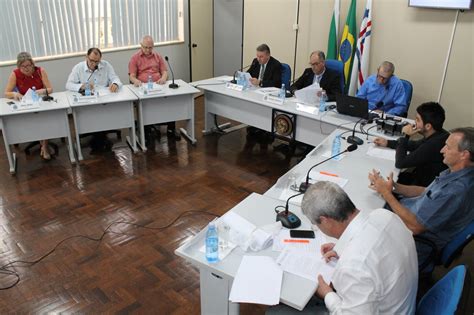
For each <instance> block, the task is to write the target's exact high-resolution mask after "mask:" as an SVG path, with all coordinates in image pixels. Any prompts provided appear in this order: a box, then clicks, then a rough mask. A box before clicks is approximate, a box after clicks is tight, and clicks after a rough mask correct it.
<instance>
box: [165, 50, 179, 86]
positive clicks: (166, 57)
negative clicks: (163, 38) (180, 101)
mask: <svg viewBox="0 0 474 315" xmlns="http://www.w3.org/2000/svg"><path fill="white" fill-rule="evenodd" d="M165 60H166V62H167V63H168V67H169V68H170V71H171V83H170V85H168V86H169V88H170V89H177V88H178V87H179V85H177V84H176V83H174V73H173V68H171V64H170V61H169V59H168V56H165Z"/></svg>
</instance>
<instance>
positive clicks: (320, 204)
mask: <svg viewBox="0 0 474 315" xmlns="http://www.w3.org/2000/svg"><path fill="white" fill-rule="evenodd" d="M301 208H302V210H303V213H304V214H305V215H306V216H307V217H308V219H309V220H310V221H311V223H312V224H315V225H317V227H318V228H319V229H320V230H321V231H322V232H323V233H324V234H326V235H328V236H330V237H334V238H336V239H338V241H337V243H336V244H333V243H330V244H324V245H323V246H322V247H321V253H322V254H323V255H324V257H325V258H326V259H327V260H329V259H337V264H336V269H335V271H334V274H333V277H332V281H331V284H327V283H326V282H325V281H324V280H323V278H322V277H321V276H318V289H317V291H316V295H317V296H318V297H319V298H321V299H324V304H325V307H323V306H322V305H316V306H309V305H308V306H307V307H306V308H305V309H304V313H308V314H326V313H328V312H329V314H414V313H415V303H416V292H417V284H418V263H417V256H416V249H415V243H414V240H413V236H412V234H411V232H410V231H409V230H408V229H407V227H406V226H405V224H404V223H403V222H402V221H401V220H400V218H399V217H398V216H397V215H395V214H393V213H391V212H390V211H388V210H385V209H376V210H373V211H367V210H365V211H360V210H358V209H356V207H355V206H354V204H353V203H352V201H351V200H350V199H349V197H348V196H347V194H346V193H345V192H344V191H343V190H342V189H341V188H340V187H339V186H338V185H336V184H334V183H331V182H318V183H316V184H314V185H312V186H311V187H310V188H309V189H308V191H307V192H306V193H305V195H304V198H303V202H302V205H301ZM287 310H288V311H289V308H288V309H287ZM279 311H280V313H285V312H286V310H285V311H283V308H281V309H280V310H279ZM282 311H283V312H282ZM295 312H296V310H295ZM287 313H289V312H287Z"/></svg>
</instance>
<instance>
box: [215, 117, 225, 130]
mask: <svg viewBox="0 0 474 315" xmlns="http://www.w3.org/2000/svg"><path fill="white" fill-rule="evenodd" d="M214 125H215V126H214V128H216V130H217V131H218V132H220V133H225V132H224V130H222V129H221V128H220V127H219V124H218V123H217V115H216V114H214Z"/></svg>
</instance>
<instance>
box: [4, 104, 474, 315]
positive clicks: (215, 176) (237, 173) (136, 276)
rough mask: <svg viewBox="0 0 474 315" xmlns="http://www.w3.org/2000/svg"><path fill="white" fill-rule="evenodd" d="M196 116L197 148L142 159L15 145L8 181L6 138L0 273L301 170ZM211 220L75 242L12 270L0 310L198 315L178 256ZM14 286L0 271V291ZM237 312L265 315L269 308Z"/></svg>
mask: <svg viewBox="0 0 474 315" xmlns="http://www.w3.org/2000/svg"><path fill="white" fill-rule="evenodd" d="M196 117H197V121H196V133H197V139H198V143H197V145H196V146H192V145H190V144H189V143H187V142H186V141H185V140H181V141H178V142H174V141H171V140H169V139H168V138H167V137H166V136H165V135H164V136H163V137H161V139H160V141H159V142H157V143H155V145H154V147H152V148H151V149H150V150H149V151H148V152H146V153H138V154H132V153H131V152H130V150H129V148H128V147H127V146H124V145H121V144H120V143H117V144H116V145H115V146H114V148H113V152H110V153H103V154H99V155H90V154H89V149H88V148H86V147H85V146H86V140H87V139H84V150H83V153H84V155H85V160H84V161H83V162H81V163H80V164H78V165H71V164H70V163H69V160H68V156H67V150H66V147H65V145H64V144H63V143H60V155H59V156H58V157H57V158H56V159H54V160H52V161H50V162H43V161H41V160H40V157H39V152H38V151H34V152H33V153H32V155H31V156H26V155H25V154H24V153H22V152H21V148H22V147H24V145H22V146H20V147H19V148H17V149H16V152H17V153H18V170H17V174H16V175H15V176H11V175H10V174H9V172H8V162H7V159H6V156H5V153H4V148H3V142H1V145H0V188H1V195H0V227H1V230H0V236H1V243H0V265H4V264H5V263H8V262H11V261H14V260H25V261H34V260H36V259H38V258H39V257H40V256H42V255H43V254H45V253H47V252H48V251H49V250H51V249H52V248H53V247H54V246H55V245H56V244H58V242H60V241H61V240H63V239H66V238H68V237H70V236H74V235H86V236H89V237H92V238H99V237H100V236H101V234H102V233H103V231H104V229H105V228H106V227H107V226H109V225H110V224H111V223H113V222H116V221H127V222H131V223H137V224H144V225H147V226H148V227H160V226H164V225H166V224H168V223H169V222H171V221H172V220H173V219H174V218H176V217H177V216H178V215H179V214H181V213H183V212H185V211H188V210H200V211H209V212H212V213H215V214H217V215H221V214H223V213H225V212H226V211H227V210H229V209H230V208H232V207H233V206H234V205H236V204H237V203H238V202H239V201H241V200H242V199H244V198H245V197H246V196H248V195H249V194H250V193H251V192H259V193H264V192H265V191H266V190H267V189H269V188H270V187H271V186H272V185H273V184H274V183H275V181H276V180H277V178H278V177H280V176H281V175H282V174H283V173H285V172H286V171H287V170H288V169H289V168H291V167H292V166H293V165H295V163H296V162H297V159H296V158H293V159H286V158H285V156H283V155H282V154H280V153H276V152H273V150H272V148H269V149H268V151H261V150H260V148H259V147H258V146H256V147H255V148H254V149H253V151H249V150H248V148H247V149H244V146H245V130H241V131H237V132H234V133H232V134H229V135H225V136H220V135H209V136H206V137H202V136H201V130H202V128H203V121H202V117H203V105H202V98H200V99H198V100H197V102H196ZM162 134H164V132H163V133H162ZM111 139H113V140H114V141H115V140H116V138H115V136H111ZM365 184H366V183H365V179H364V185H365ZM211 219H212V217H211V216H209V215H205V214H200V215H193V216H187V217H184V218H182V219H181V220H179V221H177V222H176V224H174V225H173V226H172V227H170V228H168V229H165V230H151V229H142V228H136V227H134V226H130V225H126V224H117V225H114V226H112V227H111V229H110V230H109V233H107V234H106V235H105V237H104V238H103V240H102V241H101V242H100V243H99V242H96V241H92V240H88V239H86V238H74V239H71V240H69V241H67V242H65V243H64V244H62V245H61V246H60V247H58V248H57V249H56V251H55V252H53V253H52V254H51V255H50V256H48V257H46V258H45V259H44V260H42V261H40V262H39V263H37V264H35V265H33V266H29V267H17V268H15V270H16V271H17V272H18V274H19V275H20V277H21V280H20V282H19V283H18V284H17V285H16V286H15V287H13V288H11V289H8V290H2V291H0V314H11V313H19V314H26V313H35V314H38V313H51V312H52V313H59V312H64V313H83V314H97V313H116V314H128V313H137V314H199V309H200V301H199V274H198V272H197V270H196V269H195V268H194V267H193V266H191V265H190V264H188V263H186V262H185V261H184V260H183V259H181V258H179V257H177V256H175V255H174V250H175V249H176V248H177V247H178V246H180V245H181V244H182V243H183V242H185V241H186V240H187V239H189V238H190V237H192V236H193V235H194V234H195V233H197V232H198V231H199V230H200V229H202V228H203V227H204V226H205V225H206V223H207V222H209V221H210V220H211ZM473 252H474V250H472V247H471V250H470V254H471V256H472V253H473ZM471 263H472V259H471ZM471 266H472V265H471ZM14 281H15V278H14V277H13V276H8V275H1V274H0V287H7V286H9V285H11V284H12V283H13V282H14ZM473 293H474V291H473ZM471 296H472V295H471ZM241 310H242V313H243V314H263V313H264V311H265V307H262V306H255V305H243V306H242V308H241Z"/></svg>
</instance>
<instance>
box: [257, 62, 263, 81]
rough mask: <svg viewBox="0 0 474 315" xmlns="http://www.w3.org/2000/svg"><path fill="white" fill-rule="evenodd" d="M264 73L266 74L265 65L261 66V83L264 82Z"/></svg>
mask: <svg viewBox="0 0 474 315" xmlns="http://www.w3.org/2000/svg"><path fill="white" fill-rule="evenodd" d="M264 73H265V65H261V66H260V74H259V75H258V79H259V80H260V81H262V80H263V74H264Z"/></svg>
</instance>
